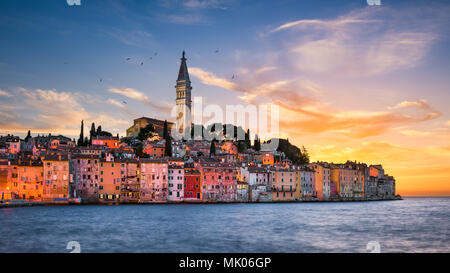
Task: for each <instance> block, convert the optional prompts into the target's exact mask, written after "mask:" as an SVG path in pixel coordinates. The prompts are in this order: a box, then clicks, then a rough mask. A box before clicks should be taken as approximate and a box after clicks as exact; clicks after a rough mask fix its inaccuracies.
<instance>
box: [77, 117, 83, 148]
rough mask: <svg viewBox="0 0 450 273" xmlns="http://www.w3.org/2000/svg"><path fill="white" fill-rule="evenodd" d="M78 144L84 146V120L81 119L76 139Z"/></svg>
mask: <svg viewBox="0 0 450 273" xmlns="http://www.w3.org/2000/svg"><path fill="white" fill-rule="evenodd" d="M78 146H84V121H83V120H82V121H81V132H80V138H79V139H78Z"/></svg>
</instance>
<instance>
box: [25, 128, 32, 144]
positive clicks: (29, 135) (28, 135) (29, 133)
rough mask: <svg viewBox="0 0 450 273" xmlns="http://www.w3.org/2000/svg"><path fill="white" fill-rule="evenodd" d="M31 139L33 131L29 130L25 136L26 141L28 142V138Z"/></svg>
mask: <svg viewBox="0 0 450 273" xmlns="http://www.w3.org/2000/svg"><path fill="white" fill-rule="evenodd" d="M30 139H31V131H30V130H28V134H27V136H26V137H25V142H28V140H30Z"/></svg>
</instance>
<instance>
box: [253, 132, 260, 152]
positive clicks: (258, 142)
mask: <svg viewBox="0 0 450 273" xmlns="http://www.w3.org/2000/svg"><path fill="white" fill-rule="evenodd" d="M253 149H255V151H261V141H260V140H259V138H258V135H255V141H254V143H253Z"/></svg>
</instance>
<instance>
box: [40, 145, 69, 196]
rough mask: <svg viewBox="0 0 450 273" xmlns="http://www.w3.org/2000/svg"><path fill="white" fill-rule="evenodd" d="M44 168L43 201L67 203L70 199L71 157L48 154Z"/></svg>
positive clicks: (45, 157)
mask: <svg viewBox="0 0 450 273" xmlns="http://www.w3.org/2000/svg"><path fill="white" fill-rule="evenodd" d="M42 162H43V166H44V185H43V186H44V188H43V201H66V200H68V198H69V157H68V155H67V154H61V153H48V154H46V155H45V156H43V158H42Z"/></svg>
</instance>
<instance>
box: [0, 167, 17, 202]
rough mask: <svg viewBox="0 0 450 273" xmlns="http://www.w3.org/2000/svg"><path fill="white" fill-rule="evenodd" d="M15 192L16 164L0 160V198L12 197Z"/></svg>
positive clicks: (7, 198)
mask: <svg viewBox="0 0 450 273" xmlns="http://www.w3.org/2000/svg"><path fill="white" fill-rule="evenodd" d="M16 194H17V165H12V164H11V162H10V161H4V162H0V200H11V199H14V197H15V195H16Z"/></svg>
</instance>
